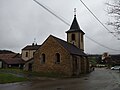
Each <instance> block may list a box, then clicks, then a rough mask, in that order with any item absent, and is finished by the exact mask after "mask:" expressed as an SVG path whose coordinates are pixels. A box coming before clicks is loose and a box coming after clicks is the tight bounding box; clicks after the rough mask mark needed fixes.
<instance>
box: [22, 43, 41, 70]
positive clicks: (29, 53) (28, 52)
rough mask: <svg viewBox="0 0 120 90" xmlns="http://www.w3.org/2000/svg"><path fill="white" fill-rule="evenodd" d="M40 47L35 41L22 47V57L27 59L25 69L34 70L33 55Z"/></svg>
mask: <svg viewBox="0 0 120 90" xmlns="http://www.w3.org/2000/svg"><path fill="white" fill-rule="evenodd" d="M39 47H40V45H37V44H34V43H33V44H32V45H27V46H25V47H24V48H23V49H22V53H21V58H22V59H23V60H24V61H25V65H24V70H26V71H32V67H33V63H34V59H33V55H34V53H35V51H36V50H38V48H39Z"/></svg>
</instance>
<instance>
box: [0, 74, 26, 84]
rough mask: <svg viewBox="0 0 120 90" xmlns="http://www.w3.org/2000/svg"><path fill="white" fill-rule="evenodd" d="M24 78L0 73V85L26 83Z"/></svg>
mask: <svg viewBox="0 0 120 90" xmlns="http://www.w3.org/2000/svg"><path fill="white" fill-rule="evenodd" d="M26 80H27V79H26V78H23V77H17V76H15V75H12V74H6V73H0V84H3V83H13V82H22V81H26Z"/></svg>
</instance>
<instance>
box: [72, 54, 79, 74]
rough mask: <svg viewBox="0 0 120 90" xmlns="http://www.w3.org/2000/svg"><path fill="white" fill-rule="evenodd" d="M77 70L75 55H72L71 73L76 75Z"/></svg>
mask: <svg viewBox="0 0 120 90" xmlns="http://www.w3.org/2000/svg"><path fill="white" fill-rule="evenodd" d="M77 71H78V62H77V57H75V56H74V57H73V75H77Z"/></svg>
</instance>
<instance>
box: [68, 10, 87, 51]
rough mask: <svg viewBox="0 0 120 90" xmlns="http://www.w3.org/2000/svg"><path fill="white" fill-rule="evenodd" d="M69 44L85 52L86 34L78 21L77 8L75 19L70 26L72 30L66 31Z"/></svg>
mask: <svg viewBox="0 0 120 90" xmlns="http://www.w3.org/2000/svg"><path fill="white" fill-rule="evenodd" d="M66 33H67V42H69V43H71V44H73V45H75V46H76V47H78V48H79V49H81V50H83V51H84V34H85V33H84V32H83V31H82V30H81V29H80V27H79V24H78V22H77V19H76V8H75V9H74V19H73V22H72V24H71V26H70V29H69V30H68V31H66Z"/></svg>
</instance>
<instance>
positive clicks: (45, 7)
mask: <svg viewBox="0 0 120 90" xmlns="http://www.w3.org/2000/svg"><path fill="white" fill-rule="evenodd" d="M33 1H35V2H36V3H37V4H38V5H40V6H41V7H43V8H44V9H45V10H47V11H48V12H50V13H51V14H52V15H54V16H55V17H56V18H58V19H59V20H61V21H62V22H64V23H65V24H66V25H68V26H70V24H69V23H68V22H66V21H65V20H63V19H62V18H61V17H59V16H58V15H57V14H55V13H54V12H53V10H50V9H49V8H48V7H47V6H45V5H43V4H41V3H40V2H38V1H36V0H33ZM86 38H88V39H89V40H91V41H93V42H94V43H96V44H98V45H100V46H102V47H104V48H107V49H109V50H113V51H120V50H115V49H112V48H109V47H107V46H105V45H103V44H101V43H99V42H97V41H95V40H93V39H91V38H90V37H89V36H87V35H86Z"/></svg>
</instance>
